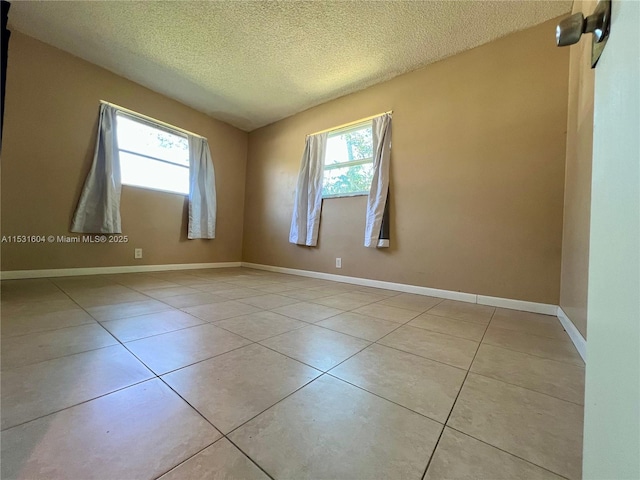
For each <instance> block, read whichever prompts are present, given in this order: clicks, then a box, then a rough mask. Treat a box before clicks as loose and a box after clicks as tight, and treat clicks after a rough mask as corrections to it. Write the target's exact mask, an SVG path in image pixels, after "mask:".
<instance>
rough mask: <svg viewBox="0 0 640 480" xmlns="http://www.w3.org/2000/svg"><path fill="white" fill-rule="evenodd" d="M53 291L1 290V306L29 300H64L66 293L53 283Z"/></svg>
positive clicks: (66, 296)
mask: <svg viewBox="0 0 640 480" xmlns="http://www.w3.org/2000/svg"><path fill="white" fill-rule="evenodd" d="M50 285H51V286H52V287H53V289H54V290H53V291H38V290H25V291H6V290H5V289H3V290H2V296H1V298H2V307H5V306H7V305H9V304H12V303H30V302H50V301H53V300H66V299H68V298H69V297H68V295H67V294H66V293H64V292H63V291H62V290H60V289H59V288H58V287H56V286H55V285H53V284H50Z"/></svg>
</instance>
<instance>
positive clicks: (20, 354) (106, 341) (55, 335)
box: [2, 324, 118, 370]
mask: <svg viewBox="0 0 640 480" xmlns="http://www.w3.org/2000/svg"><path fill="white" fill-rule="evenodd" d="M117 343H118V342H117V340H116V339H115V338H113V336H111V335H110V334H109V332H107V331H106V330H105V329H104V328H102V327H101V326H100V325H98V324H87V325H80V326H77V327H68V328H61V329H58V330H51V331H47V332H39V333H30V334H29V335H22V336H19V337H8V338H4V337H3V338H2V370H6V369H9V368H15V367H20V366H24V365H31V364H33V363H38V362H43V361H45V360H51V359H54V358H58V357H64V356H66V355H72V354H74V353H80V352H87V351H89V350H95V349H97V348H102V347H108V346H110V345H115V344H117Z"/></svg>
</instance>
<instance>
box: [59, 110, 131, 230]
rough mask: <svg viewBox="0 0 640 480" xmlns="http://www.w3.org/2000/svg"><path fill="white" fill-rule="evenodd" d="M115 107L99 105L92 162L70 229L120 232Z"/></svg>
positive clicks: (118, 160)
mask: <svg viewBox="0 0 640 480" xmlns="http://www.w3.org/2000/svg"><path fill="white" fill-rule="evenodd" d="M116 112H117V109H115V108H113V107H111V106H110V105H105V104H102V105H100V119H99V121H98V136H97V140H96V149H95V152H94V154H93V164H92V165H91V170H90V171H89V175H88V176H87V179H86V180H85V182H84V188H83V189H82V194H81V195H80V201H79V202H78V206H77V208H76V211H75V214H74V215H73V221H72V223H71V231H72V232H78V233H122V227H121V225H120V192H121V190H122V185H121V183H120V159H119V156H118V138H117V135H116Z"/></svg>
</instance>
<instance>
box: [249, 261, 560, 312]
mask: <svg viewBox="0 0 640 480" xmlns="http://www.w3.org/2000/svg"><path fill="white" fill-rule="evenodd" d="M242 266H243V267H247V268H255V269H257V270H266V271H269V272H278V273H288V274H291V275H300V276H302V277H311V278H319V279H322V280H333V281H336V282H344V283H350V284H353V285H362V286H365V287H376V288H384V289H386V290H395V291H398V292H404V293H415V294H417V295H428V296H430V297H436V298H445V299H447V300H458V301H460V302H467V303H478V304H480V305H491V306H495V307H502V308H508V309H511V310H522V311H524V312H533V313H542V314H544V315H553V316H556V314H557V311H558V307H557V305H549V304H546V303H535V302H526V301H523V300H512V299H510V298H498V297H487V296H484V295H476V294H474V293H464V292H454V291H451V290H439V289H437V288H429V287H420V286H417V285H407V284H405V283H393V282H385V281H382V280H370V279H368V278H360V277H347V276H343V275H336V274H333V273H321V272H314V271H311V270H297V269H295V268H286V267H274V266H272V265H261V264H258V263H248V262H242Z"/></svg>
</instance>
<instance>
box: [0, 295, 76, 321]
mask: <svg viewBox="0 0 640 480" xmlns="http://www.w3.org/2000/svg"><path fill="white" fill-rule="evenodd" d="M78 308H79V307H78V305H77V304H76V303H75V302H74V301H73V300H71V299H69V298H66V299H61V300H50V301H46V302H30V303H14V302H10V303H8V304H6V305H5V304H3V305H2V307H1V309H2V318H13V317H28V316H34V315H45V314H48V313H53V312H61V311H66V310H77V309H78Z"/></svg>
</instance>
